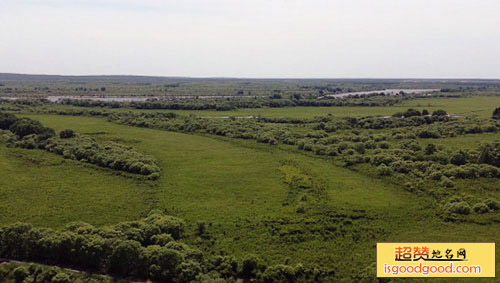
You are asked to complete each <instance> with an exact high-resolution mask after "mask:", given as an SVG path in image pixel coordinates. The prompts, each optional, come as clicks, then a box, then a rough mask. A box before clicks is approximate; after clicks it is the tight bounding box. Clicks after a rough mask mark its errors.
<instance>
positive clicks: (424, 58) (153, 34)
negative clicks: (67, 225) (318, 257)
mask: <svg viewBox="0 0 500 283" xmlns="http://www.w3.org/2000/svg"><path fill="white" fill-rule="evenodd" d="M499 63H500V1H498V0H432V1H431V0H377V1H375V0H245V1H244V0H178V1H173V0H163V1H160V0H0V72H4V73H29V74H64V75H100V74H110V75H158V76H189V77H246V78H500V64H499Z"/></svg>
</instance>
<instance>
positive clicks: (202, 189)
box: [0, 102, 500, 278]
mask: <svg viewBox="0 0 500 283" xmlns="http://www.w3.org/2000/svg"><path fill="white" fill-rule="evenodd" d="M436 103H437V102H436ZM460 105H462V104H460ZM437 107H439V106H437ZM454 107H456V108H454V109H459V106H454ZM460 107H461V106H460ZM363 109H367V110H368V109H372V108H363ZM395 109H396V107H393V108H391V109H390V111H391V113H392V112H394V110H395ZM273 110H274V109H269V110H268V111H273ZM277 110H278V109H277ZM294 110H296V111H300V108H297V109H294ZM316 111H319V110H318V109H316ZM372 111H378V109H376V110H373V109H372ZM387 111H388V112H389V109H387ZM297 113H299V112H297ZM304 115H307V114H304ZM23 116H25V117H29V118H32V119H35V120H39V121H41V122H42V123H43V124H44V125H46V126H48V127H51V128H53V129H55V130H56V131H60V130H63V129H66V128H71V129H74V130H76V131H77V132H79V133H82V134H88V135H92V136H94V137H95V138H96V139H97V140H100V141H105V140H106V141H108V140H110V141H116V142H119V143H122V144H126V145H130V146H133V147H134V148H135V149H136V150H138V151H140V152H143V153H146V154H150V155H152V156H154V157H155V158H156V159H157V161H158V164H159V165H160V167H161V170H162V173H161V178H160V179H159V180H158V181H156V182H151V181H144V180H142V179H138V178H135V177H131V176H128V175H127V174H115V173H112V172H111V171H106V170H103V169H102V168H97V167H94V166H90V165H84V164H83V163H79V162H75V161H71V160H65V159H62V158H61V157H59V156H55V155H53V154H50V153H47V152H42V151H39V150H25V149H7V148H6V147H5V146H3V145H2V146H0V149H1V150H0V170H2V172H8V174H5V176H6V177H4V178H2V179H0V195H1V196H2V197H1V202H0V206H1V207H2V213H1V214H0V223H2V224H6V223H12V222H15V221H25V222H31V223H33V224H35V225H43V226H50V227H56V228H58V227H62V226H64V225H65V224H66V223H68V222H71V221H80V220H81V221H86V222H90V223H92V224H97V225H102V224H113V223H117V222H119V221H123V220H132V219H138V218H140V217H142V216H144V215H145V214H146V213H147V212H148V211H149V210H150V209H162V210H166V211H167V213H169V214H172V215H175V216H178V217H181V218H183V219H185V220H186V222H187V223H188V226H189V229H190V230H193V229H194V223H195V222H196V221H199V220H203V221H206V222H207V223H209V227H208V231H209V233H210V235H211V240H203V239H200V238H197V237H195V236H192V237H190V238H188V241H189V242H190V243H191V244H195V245H198V246H200V247H201V248H202V249H204V250H205V251H207V252H209V253H220V252H225V253H229V254H233V255H234V256H236V257H237V258H240V259H241V258H242V257H243V256H244V255H246V254H249V253H254V254H257V255H259V257H261V258H262V259H263V260H264V261H265V262H266V263H272V264H276V263H283V262H286V261H289V262H291V263H300V262H301V263H304V264H306V265H307V264H314V265H318V266H322V267H324V268H331V269H334V270H336V271H337V276H338V278H343V277H346V276H350V275H351V274H352V272H356V271H359V269H360V266H367V265H369V264H370V263H371V262H373V261H374V258H375V249H374V245H375V243H376V242H381V241H398V242H405V241H407V242H411V241H415V242H423V241H450V242H454V241H467V242H473V241H482V242H489V241H495V240H496V239H498V237H499V230H498V226H497V225H496V226H491V225H478V224H470V223H469V224H467V223H462V224H450V223H445V222H443V221H442V220H441V219H439V218H436V217H435V206H436V203H435V201H434V200H433V199H432V198H430V197H428V196H417V195H415V194H412V193H409V192H406V191H405V190H402V188H401V187H402V186H401V184H395V183H392V182H390V181H388V180H387V181H386V180H385V179H379V178H373V176H370V175H367V174H364V172H363V171H360V172H355V171H352V170H349V169H346V168H342V167H338V166H336V165H335V164H334V163H332V162H331V161H330V160H329V159H328V158H319V157H315V156H312V155H309V154H305V153H303V152H300V153H299V152H297V151H296V150H290V149H289V148H288V147H286V146H280V147H271V146H268V145H263V144H257V143H255V142H253V141H241V140H232V139H226V138H214V137H206V136H198V135H187V134H181V133H172V132H166V131H160V130H153V129H144V128H137V127H129V126H123V125H116V124H112V123H109V122H105V120H104V119H100V118H89V117H61V116H55V115H33V114H24V115H23ZM466 138H467V137H459V139H466ZM492 138H495V136H492ZM474 142H475V140H471V141H470V142H469V143H470V144H473V143H474ZM457 144H462V142H461V141H457ZM284 168H285V169H284ZM290 174H291V175H290ZM295 175H297V176H299V177H300V178H306V179H307V180H309V181H307V182H310V184H311V185H310V188H309V189H306V190H303V191H297V190H294V189H293V188H292V186H291V185H290V184H289V182H290V181H289V180H290V178H292V179H293V176H295ZM290 176H292V177H290ZM304 176H305V177H304ZM287 180H288V181H287ZM304 198H305V199H307V201H304V202H301V201H302V199H304ZM301 205H303V206H304V209H305V213H297V208H298V207H299V206H301ZM303 223H308V224H307V225H306V226H307V227H310V229H311V231H313V232H312V234H311V235H300V234H299V235H297V234H296V233H297V231H298V230H297V229H299V228H298V227H299V225H302V224H303ZM318 225H319V226H321V227H323V226H325V225H332V226H333V227H334V228H335V229H337V231H342V233H340V232H339V233H340V234H332V235H330V236H327V237H326V238H325V236H324V235H318V234H315V233H316V232H314V231H315V230H314V229H315V227H318ZM308 229H309V228H308ZM339 229H340V230H339ZM471 230H474V231H475V233H474V234H471V233H469V231H471ZM355 235H360V238H357V236H355ZM325 239H326V240H325ZM499 259H500V256H499V254H498V252H497V263H498V261H499ZM497 266H498V265H497Z"/></svg>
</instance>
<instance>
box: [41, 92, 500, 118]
mask: <svg viewBox="0 0 500 283" xmlns="http://www.w3.org/2000/svg"><path fill="white" fill-rule="evenodd" d="M499 104H500V97H499V96H470V97H460V98H432V97H429V98H419V99H411V100H405V101H403V102H401V103H398V104H395V105H393V106H376V107H367V106H332V107H305V106H300V107H281V108H268V107H266V108H256V109H238V110H231V111H215V110H143V109H128V108H118V109H111V108H91V107H75V106H70V105H49V106H43V107H41V108H42V109H46V110H69V109H87V110H96V109H103V110H106V111H113V112H114V111H117V112H124V111H132V112H146V113H156V112H173V113H176V114H180V115H189V114H194V115H197V116H202V117H229V116H234V117H249V116H254V117H256V116H261V117H269V118H280V117H287V118H288V117H292V118H313V117H317V116H325V115H328V114H331V115H333V116H337V117H347V116H351V117H363V116H390V115H392V114H394V113H396V112H400V111H405V110H406V109H408V108H415V109H417V110H420V111H421V110H424V109H427V110H428V111H429V112H431V113H432V111H435V110H438V109H444V110H446V111H447V112H448V113H452V114H456V115H460V116H471V117H479V118H489V117H491V113H492V111H493V109H495V107H498V105H499Z"/></svg>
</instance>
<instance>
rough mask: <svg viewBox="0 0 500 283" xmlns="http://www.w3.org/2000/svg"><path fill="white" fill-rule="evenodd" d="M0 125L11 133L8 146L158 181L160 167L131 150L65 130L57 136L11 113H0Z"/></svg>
mask: <svg viewBox="0 0 500 283" xmlns="http://www.w3.org/2000/svg"><path fill="white" fill-rule="evenodd" d="M0 115H1V116H0V123H1V124H2V125H4V126H2V127H4V128H7V126H9V125H10V126H9V127H8V129H9V130H10V132H12V135H11V137H10V140H9V143H10V144H11V145H14V146H17V147H22V148H28V149H44V150H47V151H50V152H53V153H56V154H59V155H62V156H63V157H64V158H68V159H74V160H78V161H82V162H87V163H92V164H95V165H98V166H101V167H106V168H110V169H114V170H121V171H126V172H129V173H135V174H142V175H146V176H148V177H149V178H150V179H157V178H158V177H159V176H160V175H159V172H160V168H159V167H158V165H156V162H155V160H154V159H153V158H151V157H149V156H146V155H144V154H142V153H139V152H137V151H135V150H134V149H133V148H131V147H128V146H124V145H120V144H118V143H115V142H104V143H98V142H97V141H96V140H94V139H93V138H91V137H89V136H85V135H83V136H79V135H77V134H76V133H75V132H74V131H73V130H70V129H67V130H63V131H61V132H60V133H59V138H58V137H56V135H55V132H54V130H52V129H50V128H46V127H44V126H43V125H42V124H41V123H40V122H38V121H34V120H31V119H28V118H20V119H17V118H16V117H15V116H13V115H10V114H3V113H2V114H0Z"/></svg>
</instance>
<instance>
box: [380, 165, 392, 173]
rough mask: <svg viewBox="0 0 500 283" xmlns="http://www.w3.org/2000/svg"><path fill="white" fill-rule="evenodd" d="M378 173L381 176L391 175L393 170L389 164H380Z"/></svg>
mask: <svg viewBox="0 0 500 283" xmlns="http://www.w3.org/2000/svg"><path fill="white" fill-rule="evenodd" d="M377 174H378V175H380V176H390V175H391V174H392V170H391V168H390V167H389V166H387V165H385V164H380V165H379V166H378V167H377Z"/></svg>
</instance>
